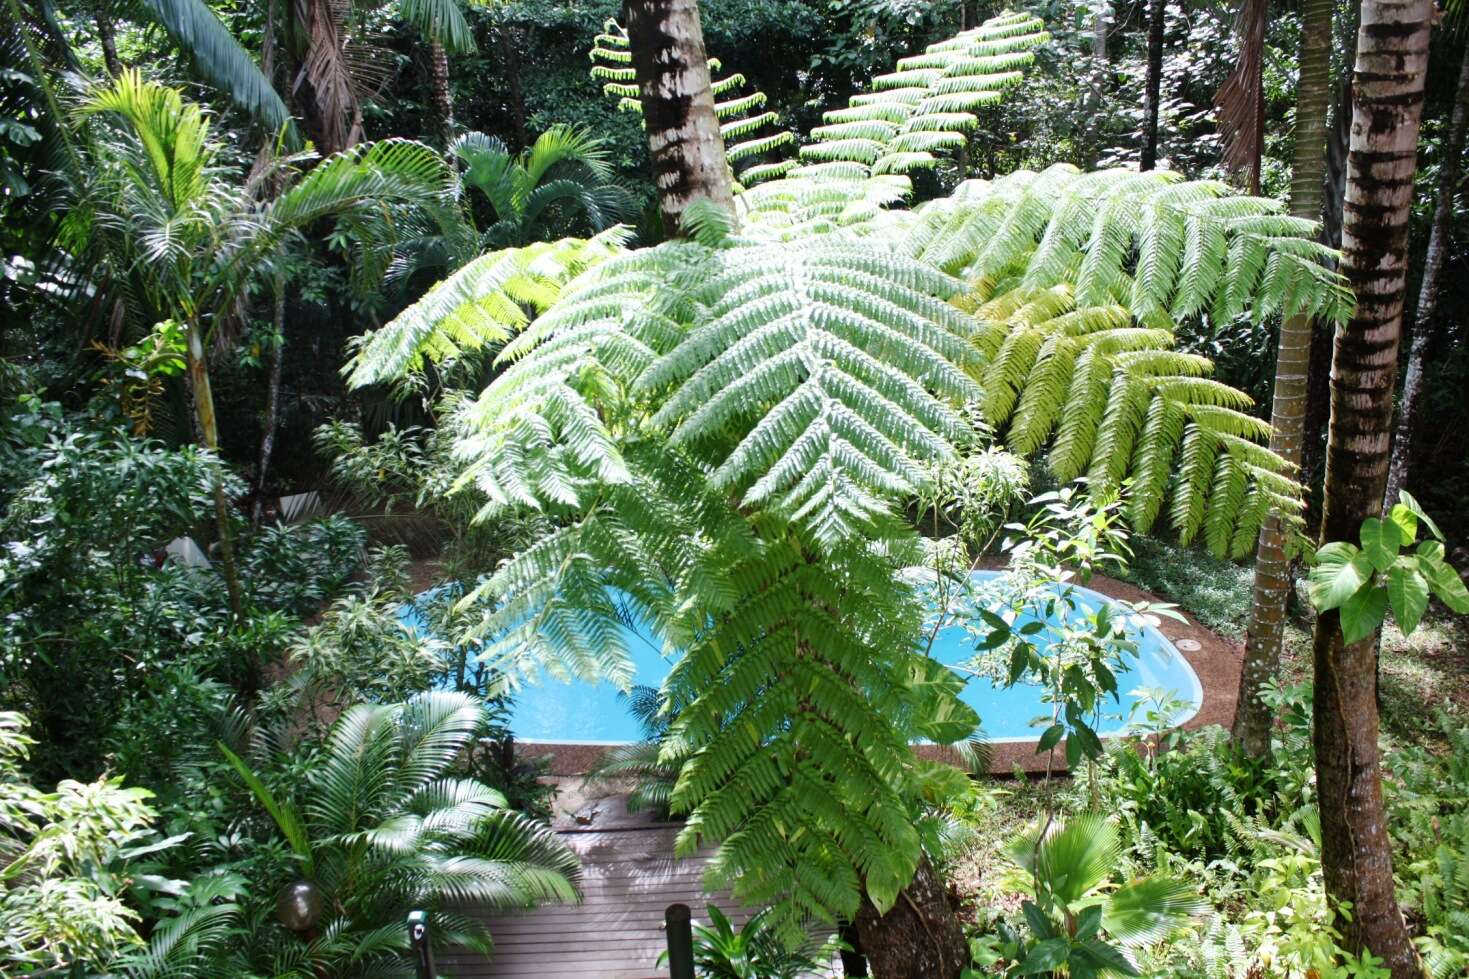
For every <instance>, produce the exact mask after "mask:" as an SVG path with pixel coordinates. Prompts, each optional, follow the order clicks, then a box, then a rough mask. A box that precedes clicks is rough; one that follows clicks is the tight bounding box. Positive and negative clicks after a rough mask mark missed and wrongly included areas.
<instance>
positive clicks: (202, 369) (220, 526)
mask: <svg viewBox="0 0 1469 979" xmlns="http://www.w3.org/2000/svg"><path fill="white" fill-rule="evenodd" d="M185 342H186V347H185V350H186V353H187V357H186V360H187V361H188V365H189V387H190V389H191V390H192V391H193V395H194V422H195V424H196V425H197V426H198V431H199V441H200V442H201V443H202V444H203V446H204V448H206V449H208V450H210V451H211V452H214V453H216V454H218V452H219V422H218V421H217V420H216V418H215V415H214V389H213V388H212V387H211V386H210V384H209V361H208V360H207V359H206V355H205V353H204V337H203V335H202V334H201V333H200V331H199V324H197V323H194V322H192V321H191V322H190V323H189V324H188V332H187V335H186V337H185ZM221 475H222V474H221ZM213 491H214V520H215V524H216V531H217V533H218V534H219V566H220V571H221V572H222V573H223V574H224V584H225V589H226V591H227V592H228V594H229V601H230V611H231V612H232V613H233V614H234V616H235V619H236V620H239V619H240V618H242V617H243V616H244V614H245V597H244V593H243V592H242V591H241V589H240V576H239V571H238V569H237V567H236V565H235V535H234V529H233V527H232V525H231V523H230V502H229V498H228V497H227V496H225V492H224V480H223V478H216V479H215V481H214V486H213Z"/></svg>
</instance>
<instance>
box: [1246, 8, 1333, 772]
mask: <svg viewBox="0 0 1469 979" xmlns="http://www.w3.org/2000/svg"><path fill="white" fill-rule="evenodd" d="M1331 11H1332V0H1305V3H1304V5H1303V6H1302V10H1301V13H1302V31H1301V79H1300V87H1299V89H1298V95H1297V105H1296V141H1295V151H1294V154H1293V157H1292V160H1291V188H1290V210H1291V214H1293V215H1295V216H1296V217H1299V218H1307V219H1309V220H1312V221H1315V220H1319V219H1320V217H1321V204H1322V196H1323V183H1324V178H1325V172H1326V105H1327V102H1328V101H1329V100H1330V97H1331ZM1311 333H1312V330H1311V323H1310V321H1309V320H1307V319H1306V318H1305V317H1302V316H1294V317H1291V318H1290V319H1288V320H1286V321H1285V323H1283V324H1282V325H1281V328H1280V342H1279V347H1278V349H1277V353H1276V361H1275V395H1274V398H1273V399H1272V400H1271V404H1270V424H1271V429H1272V430H1271V435H1270V448H1271V449H1273V450H1275V452H1277V453H1279V454H1280V456H1281V457H1282V458H1284V459H1286V460H1288V461H1290V462H1293V463H1296V464H1297V465H1299V464H1300V462H1301V443H1302V437H1303V435H1304V432H1305V416H1306V386H1307V382H1308V380H1309V378H1310V367H1311ZM1285 544H1286V541H1285V529H1284V527H1283V525H1282V523H1281V520H1280V515H1279V514H1272V515H1271V516H1270V517H1269V518H1268V519H1267V520H1266V521H1265V524H1264V525H1263V526H1262V527H1261V528H1260V541H1259V544H1258V546H1257V548H1256V554H1255V589H1254V602H1253V604H1252V606H1251V608H1250V625H1249V631H1248V634H1247V635H1246V639H1245V662H1244V669H1243V670H1242V671H1241V673H1240V684H1239V699H1238V701H1237V706H1236V707H1235V715H1234V732H1233V733H1234V738H1235V740H1236V741H1238V742H1239V743H1240V745H1241V746H1242V747H1243V748H1244V749H1245V750H1246V751H1247V752H1249V753H1250V754H1251V755H1255V756H1257V757H1258V756H1260V755H1264V754H1266V753H1268V752H1269V751H1270V723H1271V715H1270V710H1269V708H1267V707H1266V706H1265V705H1264V704H1263V703H1261V702H1260V688H1261V686H1262V685H1263V684H1264V683H1265V681H1267V680H1271V679H1274V678H1275V676H1276V675H1277V674H1278V673H1279V672H1280V646H1281V642H1282V639H1283V637H1284V632H1285V611H1286V599H1287V598H1288V597H1289V595H1290V588H1291V577H1290V561H1289V560H1288V559H1287V558H1286V554H1285Z"/></svg>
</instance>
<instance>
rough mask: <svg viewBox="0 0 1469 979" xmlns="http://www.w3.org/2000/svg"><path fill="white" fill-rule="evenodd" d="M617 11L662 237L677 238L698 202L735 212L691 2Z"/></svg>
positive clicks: (643, 0)
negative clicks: (626, 45) (650, 161)
mask: <svg viewBox="0 0 1469 979" xmlns="http://www.w3.org/2000/svg"><path fill="white" fill-rule="evenodd" d="M623 11H624V17H625V19H626V21H627V36H628V41H629V42H630V46H631V48H632V61H633V67H634V68H635V69H636V70H637V76H638V88H639V90H640V93H641V96H642V103H643V124H644V127H645V128H646V129H647V132H648V150H649V153H650V154H651V156H652V158H653V184H654V186H655V187H657V189H658V202H659V205H660V210H661V212H662V215H663V228H664V231H665V232H666V233H667V234H668V235H670V236H672V235H677V234H679V229H680V224H681V221H682V218H683V213H684V209H685V208H687V207H688V206H689V204H691V203H692V202H694V201H696V200H700V199H707V200H711V201H713V202H714V203H716V204H719V205H722V206H723V207H725V208H727V209H728V210H729V211H730V213H731V214H733V213H734V188H733V186H732V185H731V183H730V175H729V163H728V161H726V159H725V156H724V138H723V137H722V136H721V135H720V133H719V120H718V119H717V118H716V117H715V115H714V93H713V91H712V89H710V87H709V84H710V83H709V59H708V56H707V55H706V54H705V53H704V32H703V29H702V28H701V27H700V25H699V5H698V2H697V0H626V2H625V4H624V5H623Z"/></svg>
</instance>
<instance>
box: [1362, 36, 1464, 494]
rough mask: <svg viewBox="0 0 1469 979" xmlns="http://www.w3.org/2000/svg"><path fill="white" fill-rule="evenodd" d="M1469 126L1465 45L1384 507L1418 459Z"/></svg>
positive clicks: (1414, 324) (1409, 348)
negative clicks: (1426, 380)
mask: <svg viewBox="0 0 1469 979" xmlns="http://www.w3.org/2000/svg"><path fill="white" fill-rule="evenodd" d="M1466 125H1469V45H1466V46H1465V48H1464V62H1463V64H1462V65H1461V66H1460V68H1459V87H1458V89H1457V91H1456V94H1455V97H1454V112H1453V115H1452V116H1451V117H1450V119H1449V131H1448V134H1447V135H1446V136H1445V137H1444V146H1443V153H1444V155H1443V162H1442V163H1441V164H1440V165H1439V170H1438V199H1437V200H1436V201H1435V202H1434V205H1433V227H1432V229H1431V230H1430V231H1429V233H1428V252H1427V254H1426V255H1425V256H1424V258H1423V282H1422V284H1421V285H1420V286H1419V288H1418V308H1417V309H1415V310H1414V311H1413V328H1412V331H1411V334H1410V336H1411V339H1410V342H1409V345H1408V368H1407V370H1406V371H1405V372H1404V373H1403V396H1402V399H1401V400H1400V401H1399V402H1398V424H1397V431H1396V433H1395V434H1394V436H1393V446H1392V464H1391V465H1390V466H1389V467H1388V470H1387V491H1386V494H1385V496H1384V497H1383V501H1382V502H1383V507H1384V509H1386V508H1389V507H1391V506H1392V505H1393V504H1394V503H1396V502H1397V501H1398V493H1399V492H1401V491H1402V489H1403V487H1404V486H1405V485H1407V482H1408V471H1409V468H1410V467H1411V466H1412V463H1413V422H1414V415H1415V413H1416V412H1417V409H1418V398H1419V396H1420V395H1421V394H1422V393H1423V363H1424V361H1425V360H1426V359H1427V357H1428V347H1429V345H1430V344H1431V342H1432V340H1433V325H1434V317H1435V315H1436V314H1437V312H1438V292H1439V288H1440V286H1441V284H1442V278H1443V266H1444V253H1445V252H1446V251H1447V250H1448V246H1449V239H1450V236H1451V235H1452V234H1453V218H1454V192H1455V190H1457V189H1458V184H1459V173H1460V170H1461V168H1462V167H1463V165H1464V130H1465V127H1466Z"/></svg>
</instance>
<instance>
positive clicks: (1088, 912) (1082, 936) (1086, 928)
mask: <svg viewBox="0 0 1469 979" xmlns="http://www.w3.org/2000/svg"><path fill="white" fill-rule="evenodd" d="M1101 927H1102V906H1101V905H1100V904H1093V905H1092V906H1091V907H1089V908H1083V909H1082V911H1081V914H1079V915H1077V916H1076V933H1075V935H1074V936H1073V937H1074V938H1075V939H1076V940H1077V941H1078V942H1081V941H1086V940H1087V939H1088V938H1091V937H1093V936H1095V935H1096V933H1097V931H1098V930H1099V929H1100V928H1101Z"/></svg>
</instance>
